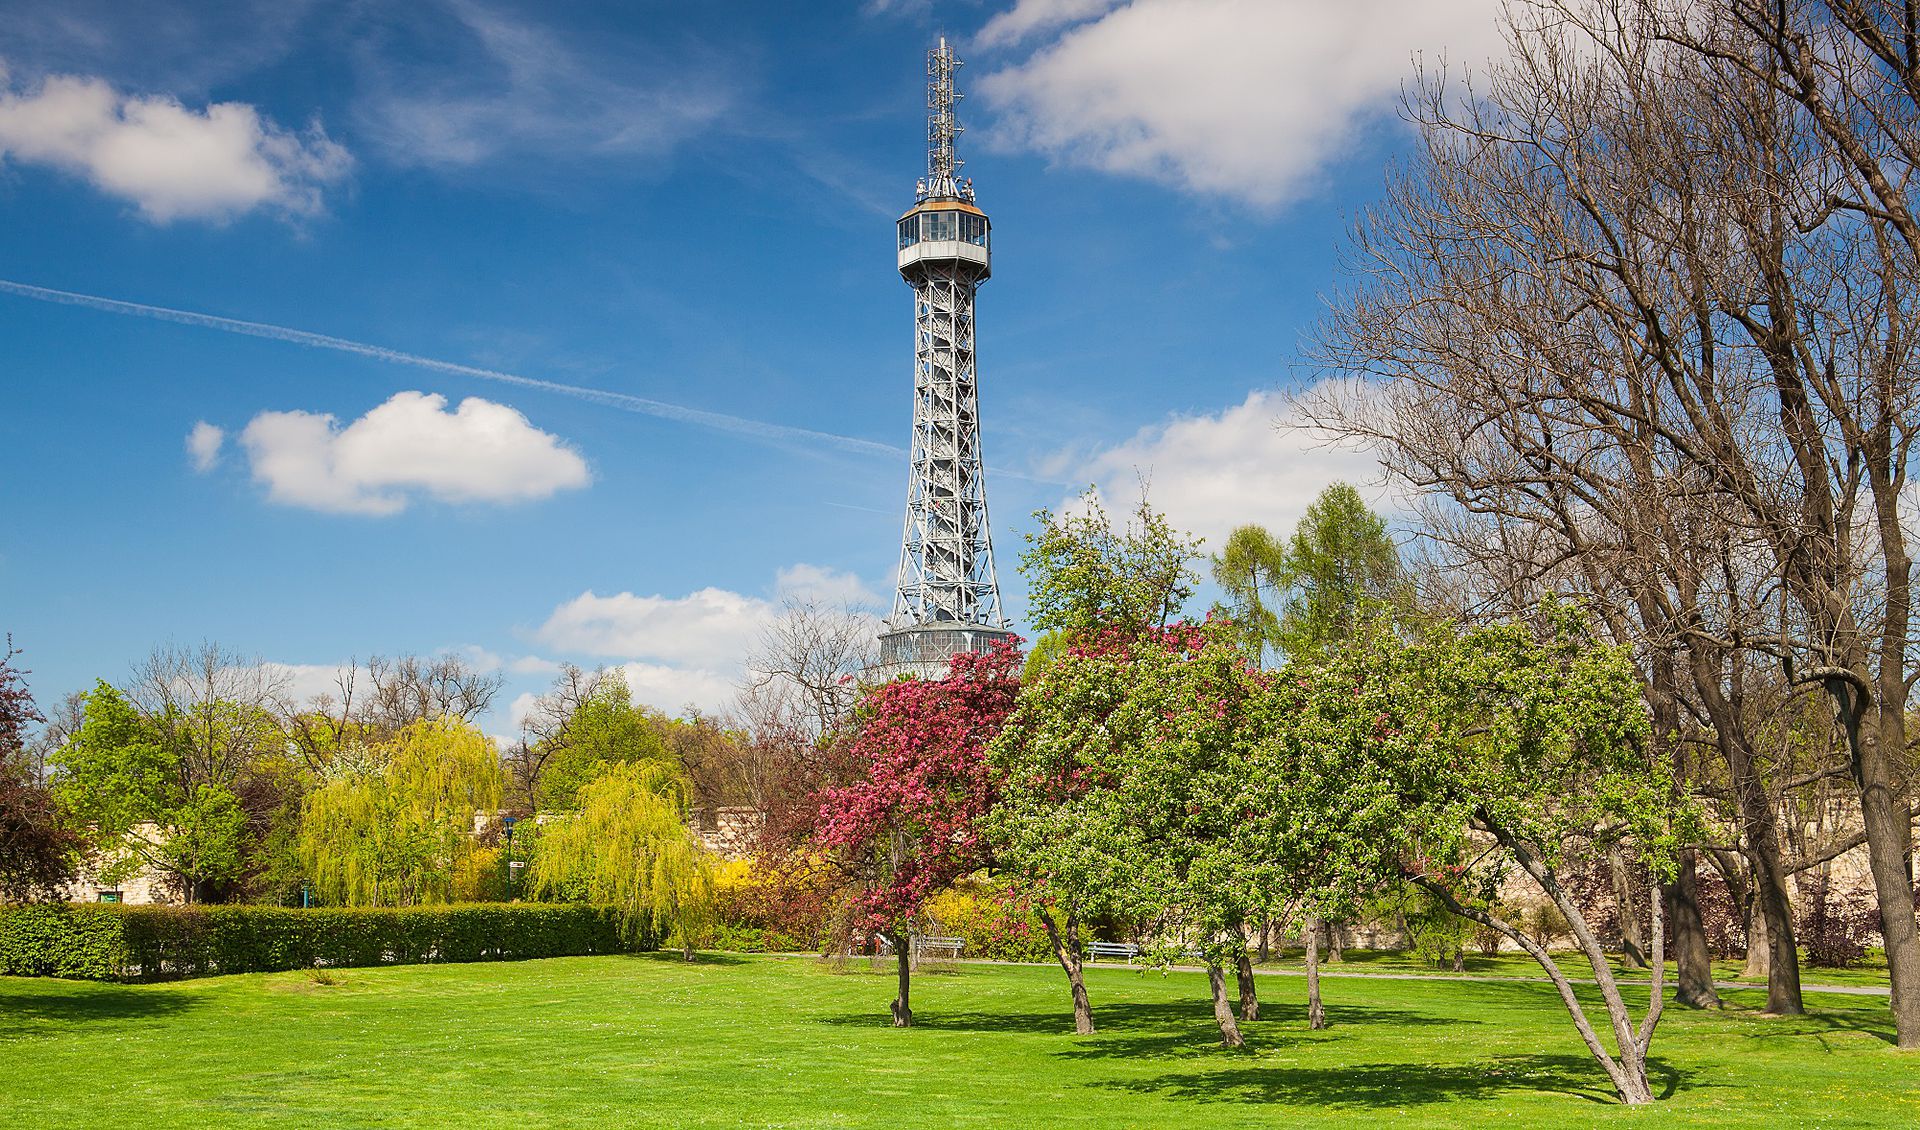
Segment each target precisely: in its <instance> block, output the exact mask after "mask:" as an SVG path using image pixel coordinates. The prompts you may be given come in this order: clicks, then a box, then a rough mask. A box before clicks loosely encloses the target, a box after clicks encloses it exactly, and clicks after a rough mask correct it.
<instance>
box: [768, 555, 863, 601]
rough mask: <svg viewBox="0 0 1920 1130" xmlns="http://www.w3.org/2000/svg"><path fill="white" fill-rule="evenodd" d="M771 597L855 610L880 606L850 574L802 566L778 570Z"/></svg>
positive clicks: (818, 567)
mask: <svg viewBox="0 0 1920 1130" xmlns="http://www.w3.org/2000/svg"><path fill="white" fill-rule="evenodd" d="M773 589H774V594H775V595H776V596H778V597H779V598H780V599H782V600H797V601H806V602H812V603H818V604H825V605H829V606H832V605H845V606H848V607H852V608H859V607H863V606H867V605H874V604H878V603H880V596H879V594H878V593H876V592H874V591H873V590H872V589H870V588H868V587H867V584H866V582H865V581H862V580H861V579H860V578H859V577H857V576H855V575H854V574H852V573H842V572H838V571H836V570H833V569H828V568H825V567H823V566H820V565H808V564H805V563H802V564H799V565H793V566H789V567H788V568H785V569H782V570H780V573H779V576H778V577H776V578H775V579H774V584H773Z"/></svg>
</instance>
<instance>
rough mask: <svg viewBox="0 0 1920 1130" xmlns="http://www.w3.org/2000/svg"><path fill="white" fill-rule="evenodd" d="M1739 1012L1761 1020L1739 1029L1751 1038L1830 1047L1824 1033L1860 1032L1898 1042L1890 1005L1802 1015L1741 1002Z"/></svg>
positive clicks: (1812, 1012)
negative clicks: (1781, 1013)
mask: <svg viewBox="0 0 1920 1130" xmlns="http://www.w3.org/2000/svg"><path fill="white" fill-rule="evenodd" d="M1738 1014H1740V1015H1744V1016H1746V1017H1748V1018H1751V1019H1753V1020H1756V1021H1758V1022H1759V1023H1758V1024H1756V1025H1753V1026H1750V1027H1747V1028H1743V1029H1741V1030H1740V1032H1739V1033H1738V1035H1739V1036H1740V1037H1741V1038H1743V1039H1748V1040H1791V1039H1812V1040H1818V1041H1819V1042H1820V1044H1821V1046H1822V1047H1826V1048H1827V1049H1828V1050H1829V1051H1831V1050H1832V1049H1831V1048H1830V1047H1828V1045H1827V1043H1826V1039H1825V1037H1827V1036H1828V1035H1831V1034H1833V1033H1836V1032H1861V1033H1864V1034H1866V1035H1868V1036H1872V1037H1873V1038H1874V1039H1876V1040H1879V1041H1880V1042H1881V1043H1884V1044H1887V1045H1889V1046H1892V1045H1895V1044H1897V1043H1898V1042H1899V1041H1898V1038H1897V1034H1896V1032H1895V1031H1894V1027H1893V1013H1892V1012H1891V1011H1889V1010H1887V1009H1884V1008H1880V1009H1874V1008H1859V1009H1831V1010H1830V1009H1813V1010H1810V1011H1808V1012H1807V1013H1806V1014H1804V1015H1802V1016H1775V1015H1770V1014H1767V1013H1763V1012H1761V1011H1759V1010H1758V1009H1753V1008H1748V1007H1745V1006H1744V1005H1742V1006H1739V1008H1738Z"/></svg>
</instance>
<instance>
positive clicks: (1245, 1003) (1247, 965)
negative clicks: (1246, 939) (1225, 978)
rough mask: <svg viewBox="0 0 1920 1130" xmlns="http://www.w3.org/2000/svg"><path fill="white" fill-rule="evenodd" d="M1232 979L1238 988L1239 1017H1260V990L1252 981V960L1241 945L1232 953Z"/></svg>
mask: <svg viewBox="0 0 1920 1130" xmlns="http://www.w3.org/2000/svg"><path fill="white" fill-rule="evenodd" d="M1233 975H1234V979H1235V980H1236V981H1237V982H1238V986H1237V987H1238V988H1239V990H1240V1019H1242V1020H1258V1019H1260V990H1259V989H1258V988H1257V987H1256V986H1255V985H1254V982H1253V962H1252V961H1251V960H1249V959H1248V957H1247V948H1246V947H1245V946H1241V947H1240V948H1239V950H1238V951H1236V952H1235V953H1234V970H1233Z"/></svg>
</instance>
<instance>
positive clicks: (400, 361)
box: [0, 279, 905, 456]
mask: <svg viewBox="0 0 1920 1130" xmlns="http://www.w3.org/2000/svg"><path fill="white" fill-rule="evenodd" d="M0 293H6V294H13V295H18V296H19V297H21V298H32V299H35V300H37V301H40V302H55V303H59V304H60V305H62V306H81V307H85V308H86V309H89V310H101V311H105V312H106V313H109V314H126V315H130V316H132V317H135V318H152V319H155V320H157V321H162V322H177V323H179V324H180V325H184V326H199V327H202V328H204V329H210V330H220V331H222V332H223V333H232V334H244V335H246V336H248V337H262V338H266V339H268V340H270V341H284V342H288V343H290V344H293V345H304V346H307V347H308V348H310V349H331V350H335V351H336V352H340V353H353V354H357V355H359V356H361V357H371V358H373V359H374V360H376V361H386V362H389V363H391V364H395V365H411V366H413V367H414V368H416V369H431V370H433V371H435V372H440V373H451V374H453V375H454V376H461V377H477V378H479V379H480V380H484V381H497V382H499V383H501V384H510V385H518V386H520V387H521V388H531V389H537V390H539V391H541V392H551V393H557V394H559V395H561V396H571V397H574V398H576V399H579V400H585V401H588V402H590V403H593V404H600V405H604V406H605V407H608V408H618V409H620V410H622V411H625V412H637V413H639V414H640V415H643V416H657V417H659V418H661V419H664V420H677V421H679V422H680V423H684V424H698V425H700V426H701V427H705V428H715V429H718V430H719V431H723V432H734V433H736V434H738V435H747V436H754V437H756V438H759V439H770V440H789V441H800V442H807V443H822V444H826V445H828V446H830V447H837V448H839V449H840V450H842V451H851V452H857V453H859V454H862V455H887V456H899V455H903V454H905V452H904V451H902V450H901V449H900V448H898V447H894V446H893V445H891V444H885V443H878V442H876V441H874V440H870V439H860V438H858V437H856V436H843V435H836V434H835V433H833V432H819V431H814V430H813V429H811V428H796V427H791V426H789V425H786V424H772V423H768V422H767V421H765V420H754V419H749V418H747V417H745V416H733V415H729V414H728V413H725V412H708V411H706V410H705V409H702V408H689V407H687V406H686V405H684V404H669V403H667V402H666V401H664V400H649V399H647V398H646V397H643V396H629V395H628V394H626V393H624V392H609V391H607V390H605V389H598V388H587V387H585V386H583V385H570V384H561V383H560V382H559V381H548V380H541V379H540V378H538V377H523V376H521V375H519V374H518V373H507V372H502V371H501V370H499V369H483V368H480V367H479V366H476V365H462V364H459V363H457V362H454V361H442V360H439V359H438V358H434V357H422V356H420V355H419V354H417V353H403V352H401V351H400V350H398V349H388V348H387V347H385V346H383V345H369V344H367V343H366V342H363V341H350V340H348V339H346V338H343V337H333V336H330V335H328V334H320V333H313V332H311V331H309V330H296V329H293V328H291V327H289V326H276V325H272V324H270V323H267V322H248V321H243V320H241V319H239V318H223V317H220V316H219V315H217V314H202V313H199V312H197V311H193V310H175V309H173V308H172V307H169V306H149V305H147V304H146V303H144V302H126V301H123V300H121V299H118V298H102V297H100V296H99V295H96V294H79V293H76V292H74V291H71V290H55V289H53V288H52V287H45V286H34V285H32V284H31V283H22V282H11V281H9V280H7V279H0Z"/></svg>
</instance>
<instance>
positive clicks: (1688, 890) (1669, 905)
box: [1660, 848, 1720, 1008]
mask: <svg viewBox="0 0 1920 1130" xmlns="http://www.w3.org/2000/svg"><path fill="white" fill-rule="evenodd" d="M1697 866H1698V865H1697V863H1696V861H1695V859H1694V852H1693V849H1692V848H1685V849H1682V850H1681V852H1680V862H1679V866H1678V868H1677V870H1676V871H1675V872H1674V876H1673V882H1671V883H1664V884H1662V885H1661V889H1660V894H1661V897H1662V898H1663V899H1665V901H1666V910H1667V922H1668V925H1669V926H1670V927H1671V929H1672V932H1673V964H1674V968H1675V972H1676V974H1677V978H1676V979H1677V981H1678V984H1677V985H1676V986H1675V988H1674V993H1673V999H1674V1001H1675V1002H1676V1003H1678V1004H1682V1005H1685V1006H1686V1007H1688V1008H1719V1007H1720V994H1719V992H1718V991H1717V990H1715V989H1714V987H1713V956H1712V955H1711V954H1709V953H1708V952H1707V932H1706V929H1705V927H1703V926H1702V925H1701V922H1700V899H1699V896H1698V892H1697V890H1696V875H1695V871H1696V868H1697Z"/></svg>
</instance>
